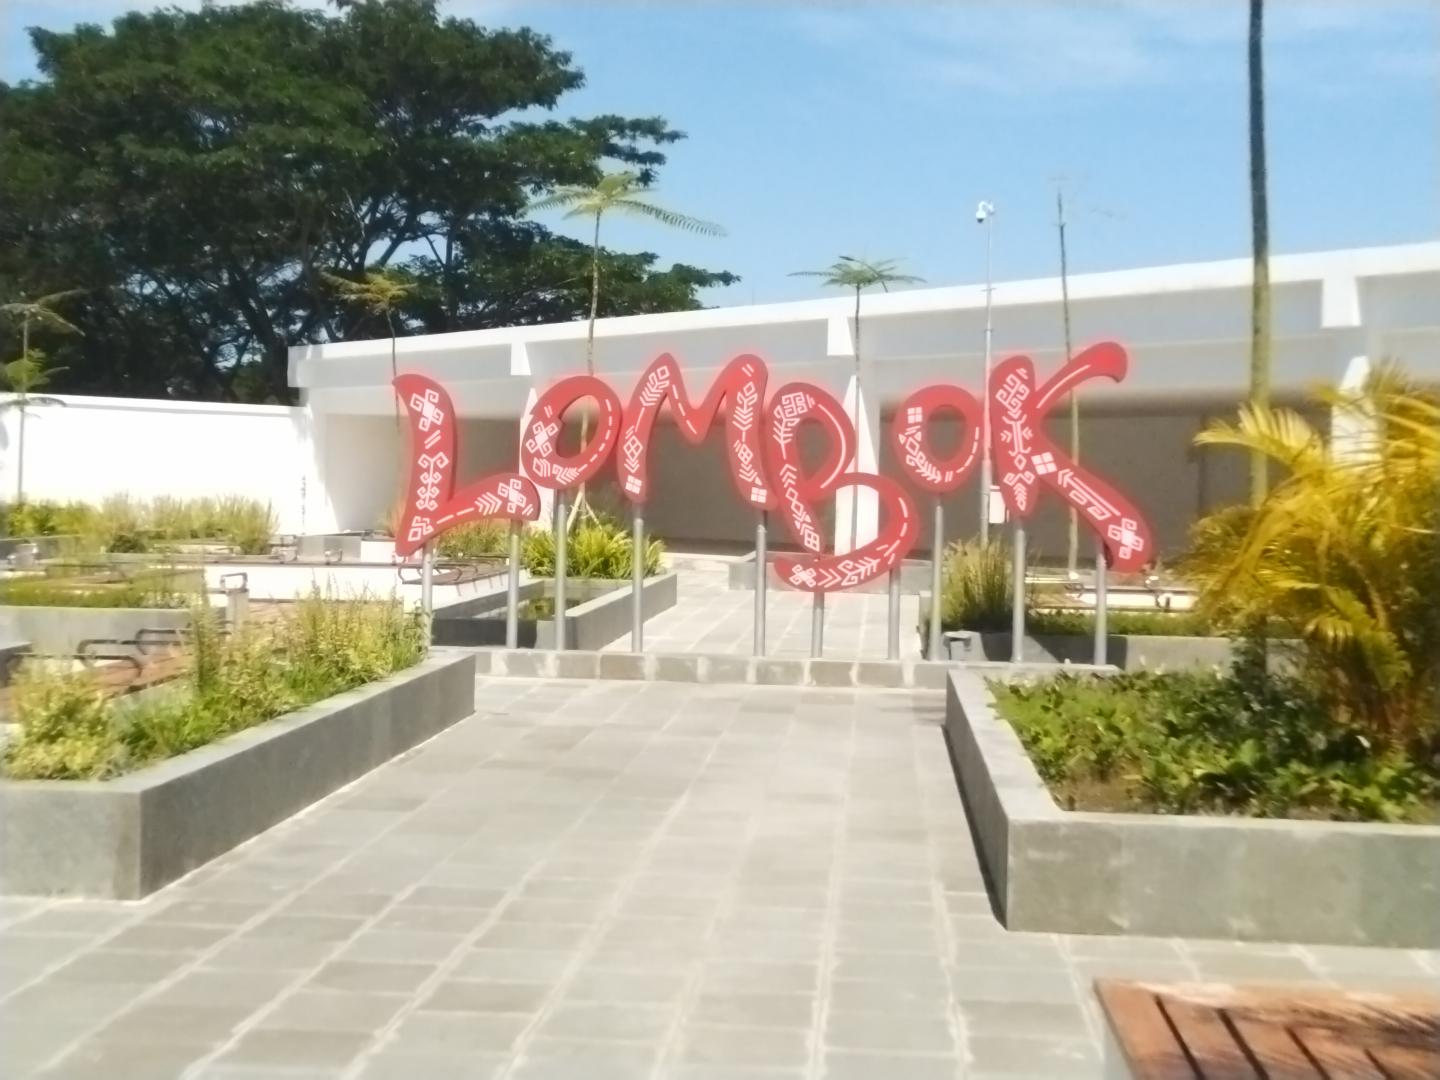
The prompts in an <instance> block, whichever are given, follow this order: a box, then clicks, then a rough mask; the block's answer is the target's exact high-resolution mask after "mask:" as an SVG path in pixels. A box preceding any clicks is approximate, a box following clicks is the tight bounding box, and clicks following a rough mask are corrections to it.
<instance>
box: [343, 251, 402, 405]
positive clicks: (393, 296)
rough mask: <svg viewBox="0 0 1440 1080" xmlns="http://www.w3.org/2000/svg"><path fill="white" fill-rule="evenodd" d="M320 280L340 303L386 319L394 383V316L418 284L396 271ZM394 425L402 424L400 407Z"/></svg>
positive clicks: (395, 370)
mask: <svg viewBox="0 0 1440 1080" xmlns="http://www.w3.org/2000/svg"><path fill="white" fill-rule="evenodd" d="M320 276H321V277H323V278H324V279H325V281H326V282H327V283H328V284H329V286H330V287H331V288H332V289H334V290H335V291H336V292H337V293H339V294H340V297H341V299H343V300H347V301H349V302H350V303H352V304H358V305H359V306H360V307H363V308H364V309H365V310H366V311H368V312H369V313H370V314H372V315H381V316H383V317H384V319H385V326H386V329H388V330H389V331H390V379H391V381H392V382H393V381H394V380H395V377H396V376H397V375H398V374H399V371H398V370H397V368H396V365H395V312H396V310H397V309H398V308H399V307H400V305H401V304H402V303H404V302H405V300H406V298H408V297H409V296H410V294H411V293H413V292H414V291H415V282H413V281H410V280H408V279H407V278H405V277H404V276H403V275H402V274H400V273H399V272H397V271H395V270H373V271H368V272H366V273H363V274H361V276H360V280H359V281H352V280H350V279H349V278H346V277H341V276H340V275H339V274H332V273H330V272H329V271H328V270H322V271H320ZM395 422H396V423H397V424H398V423H399V422H400V404H399V401H398V400H397V401H396V404H395Z"/></svg>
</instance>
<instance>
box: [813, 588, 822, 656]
mask: <svg viewBox="0 0 1440 1080" xmlns="http://www.w3.org/2000/svg"><path fill="white" fill-rule="evenodd" d="M812 596H813V601H812V603H811V607H810V655H811V656H813V657H821V656H824V655H825V594H824V593H823V592H817V593H813V594H812Z"/></svg>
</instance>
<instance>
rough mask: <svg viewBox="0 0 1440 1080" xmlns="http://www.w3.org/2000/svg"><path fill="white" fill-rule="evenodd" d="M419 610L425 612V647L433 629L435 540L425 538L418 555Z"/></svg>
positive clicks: (428, 642)
mask: <svg viewBox="0 0 1440 1080" xmlns="http://www.w3.org/2000/svg"><path fill="white" fill-rule="evenodd" d="M420 610H421V611H423V612H424V613H425V647H426V648H429V647H430V635H431V633H432V632H433V631H434V629H435V542H434V541H433V540H427V541H426V542H425V547H424V548H423V549H422V551H421V555H420Z"/></svg>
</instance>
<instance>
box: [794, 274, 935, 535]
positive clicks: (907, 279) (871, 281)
mask: <svg viewBox="0 0 1440 1080" xmlns="http://www.w3.org/2000/svg"><path fill="white" fill-rule="evenodd" d="M898 265H899V264H898V263H897V261H896V260H895V259H877V260H874V261H871V260H869V259H857V258H855V256H853V255H841V256H840V257H839V258H838V259H836V260H835V261H834V262H833V263H831V264H830V265H829V266H827V267H826V268H825V269H824V270H796V271H795V272H794V273H792V274H791V275H790V276H791V277H817V278H821V279H823V284H825V285H829V286H832V287H834V288H838V289H854V290H855V415H854V416H853V417H851V419H852V421H853V422H854V424H855V432H856V435H857V437H858V435H859V432H860V390H861V387H860V294H861V293H863V292H864V291H865V290H866V289H873V288H874V287H875V286H876V285H879V286H880V288H881V290H882V291H884V292H889V291H890V286H891V285H914V284H917V283H919V282H921V281H924V280H925V279H924V278H919V277H916V276H915V275H914V274H902V273H900V271H899V269H898ZM859 524H860V500H859V499H857V498H855V497H854V496H853V493H852V497H851V499H850V550H851V551H854V550H855V540H856V538H857V536H858V534H859V531H860V530H859Z"/></svg>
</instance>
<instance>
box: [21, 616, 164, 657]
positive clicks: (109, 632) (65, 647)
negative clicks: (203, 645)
mask: <svg viewBox="0 0 1440 1080" xmlns="http://www.w3.org/2000/svg"><path fill="white" fill-rule="evenodd" d="M189 628H190V612H189V610H188V609H186V608H99V607H96V608H87V607H40V606H34V607H31V606H26V605H19V604H3V605H0V638H5V639H7V640H8V639H18V640H20V641H28V642H29V643H30V647H31V649H32V650H33V651H34V652H35V653H37V654H42V655H51V654H55V655H69V654H72V653H74V652H76V651H77V648H78V646H79V644H80V642H82V641H87V640H103V641H134V640H135V639H136V637H137V636H138V635H140V634H141V632H142V631H146V630H159V631H163V632H165V633H171V632H178V631H182V630H188V629H189Z"/></svg>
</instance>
